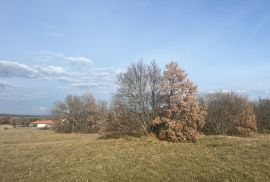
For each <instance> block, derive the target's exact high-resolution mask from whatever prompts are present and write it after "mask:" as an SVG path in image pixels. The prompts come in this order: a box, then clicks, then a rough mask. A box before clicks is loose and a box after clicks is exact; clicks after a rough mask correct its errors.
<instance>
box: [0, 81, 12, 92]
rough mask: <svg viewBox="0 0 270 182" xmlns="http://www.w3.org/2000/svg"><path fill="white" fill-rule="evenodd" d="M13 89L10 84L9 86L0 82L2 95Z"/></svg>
mask: <svg viewBox="0 0 270 182" xmlns="http://www.w3.org/2000/svg"><path fill="white" fill-rule="evenodd" d="M12 88H13V86H11V85H10V84H7V83H5V82H0V94H1V93H3V92H5V91H6V90H9V89H12Z"/></svg>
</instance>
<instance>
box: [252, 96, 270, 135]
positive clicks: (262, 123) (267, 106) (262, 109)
mask: <svg viewBox="0 0 270 182" xmlns="http://www.w3.org/2000/svg"><path fill="white" fill-rule="evenodd" d="M254 106H255V107H254V110H255V113H256V119H257V127H258V130H259V131H261V132H270V99H259V100H258V101H256V102H255V103H254Z"/></svg>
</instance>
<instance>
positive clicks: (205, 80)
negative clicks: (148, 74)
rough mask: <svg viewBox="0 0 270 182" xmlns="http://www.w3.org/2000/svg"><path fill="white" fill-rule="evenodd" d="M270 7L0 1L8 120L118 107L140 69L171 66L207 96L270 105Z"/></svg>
mask: <svg viewBox="0 0 270 182" xmlns="http://www.w3.org/2000/svg"><path fill="white" fill-rule="evenodd" d="M269 8H270V1H268V0H265V1H263V0H250V1H248V0H245V1H244V0H224V1H216V0H186V1H180V0H178V1H173V0H170V1H163V0H162V1H158V0H132V1H131V0H130V1H124V0H123V1H120V0H107V1H101V0H98V1H91V0H85V1H81V0H76V1H66V0H38V1H37V0H32V1H31V0H26V1H23V0H0V113H17V114H46V113H48V110H49V109H50V108H51V107H52V105H53V103H54V102H55V101H56V100H62V99H63V98H64V97H65V96H66V95H67V94H83V93H85V92H91V93H93V94H94V95H95V96H96V97H97V98H99V99H109V98H110V96H111V94H112V92H113V90H114V89H115V76H116V75H117V74H118V73H119V72H121V71H123V70H124V69H125V68H126V67H127V66H128V65H129V64H130V63H131V62H135V61H138V60H140V59H144V61H145V62H150V61H152V60H153V59H155V60H156V61H157V63H158V64H159V65H160V66H161V67H164V65H165V64H166V63H168V62H169V61H171V60H174V61H177V62H178V63H179V64H180V66H181V67H182V68H183V69H185V70H186V71H187V73H188V75H189V77H190V79H191V80H192V81H194V82H195V83H196V84H197V85H198V88H199V91H200V92H211V91H213V90H220V89H223V90H234V91H237V92H240V93H243V94H247V95H250V96H251V98H257V97H258V96H260V97H270V49H269V48H270V36H269V35H270V11H269Z"/></svg>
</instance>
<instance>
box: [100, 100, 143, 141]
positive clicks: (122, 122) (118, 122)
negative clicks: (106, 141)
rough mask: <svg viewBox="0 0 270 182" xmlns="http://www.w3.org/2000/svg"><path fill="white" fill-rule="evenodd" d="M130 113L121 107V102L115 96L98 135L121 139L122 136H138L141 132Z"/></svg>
mask: <svg viewBox="0 0 270 182" xmlns="http://www.w3.org/2000/svg"><path fill="white" fill-rule="evenodd" d="M141 130H142V128H141V127H140V126H139V124H138V122H136V119H135V117H134V114H133V113H132V112H129V111H127V109H126V108H125V107H124V105H122V103H121V101H120V100H119V99H118V98H117V97H116V96H115V97H114V98H113V103H112V108H111V110H110V112H109V113H108V115H107V118H106V120H105V121H104V122H102V124H101V129H100V131H99V134H101V135H102V136H103V137H121V136H124V135H134V134H136V135H137V134H139V133H141V132H142V131H141Z"/></svg>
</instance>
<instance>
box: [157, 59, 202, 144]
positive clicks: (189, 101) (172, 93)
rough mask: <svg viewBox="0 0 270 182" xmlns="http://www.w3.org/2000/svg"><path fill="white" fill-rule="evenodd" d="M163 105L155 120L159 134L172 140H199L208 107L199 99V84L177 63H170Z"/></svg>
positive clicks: (162, 86)
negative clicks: (192, 80)
mask: <svg viewBox="0 0 270 182" xmlns="http://www.w3.org/2000/svg"><path fill="white" fill-rule="evenodd" d="M160 92H161V97H162V104H161V107H160V108H159V117H156V118H155V119H154V121H153V123H152V128H153V131H154V132H155V133H156V135H157V137H158V138H159V139H162V140H169V141H196V137H197V136H198V135H199V130H200V129H201V128H202V127H203V125H204V116H205V113H206V108H205V107H202V106H200V104H199V102H198V100H197V87H196V86H195V85H194V84H193V83H192V82H191V81H190V80H189V79H188V78H187V74H186V73H185V71H183V70H182V69H180V68H179V66H178V65H177V63H175V62H171V63H170V64H168V65H166V69H165V71H164V73H163V75H162V79H161V83H160Z"/></svg>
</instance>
